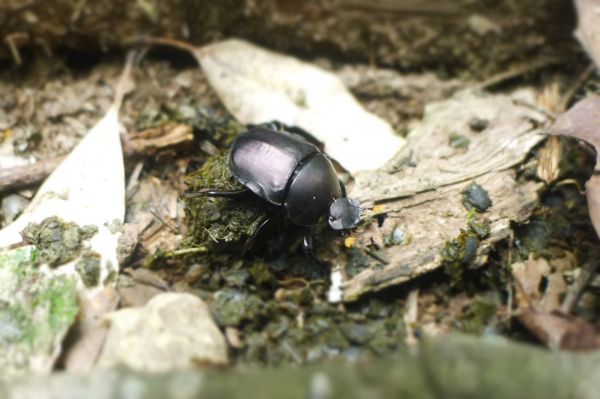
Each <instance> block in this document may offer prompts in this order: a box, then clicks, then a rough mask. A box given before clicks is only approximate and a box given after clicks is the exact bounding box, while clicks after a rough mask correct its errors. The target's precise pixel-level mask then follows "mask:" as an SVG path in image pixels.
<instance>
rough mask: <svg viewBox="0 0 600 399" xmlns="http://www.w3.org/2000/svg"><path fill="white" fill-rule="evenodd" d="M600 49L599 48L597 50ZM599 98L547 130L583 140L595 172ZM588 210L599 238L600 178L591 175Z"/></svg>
mask: <svg viewBox="0 0 600 399" xmlns="http://www.w3.org/2000/svg"><path fill="white" fill-rule="evenodd" d="M599 49H600V48H599ZM599 126H600V96H589V97H587V98H585V99H583V100H581V101H579V102H578V103H577V104H575V105H574V106H573V107H571V108H570V109H569V110H568V111H567V112H564V113H562V114H561V115H560V116H559V117H558V118H556V121H555V122H554V124H553V125H552V126H551V127H550V129H549V130H548V133H549V134H556V135H559V134H560V135H565V136H571V137H574V138H576V139H580V140H584V141H586V142H587V143H589V144H591V145H593V146H594V148H595V149H596V166H595V170H596V171H597V170H599V169H600V128H599ZM585 188H586V197H587V202H588V210H589V213H590V218H591V219H592V224H593V225H594V229H596V234H597V235H598V236H599V237H600V178H598V176H596V175H593V176H592V177H591V178H590V180H588V181H587V182H586V184H585Z"/></svg>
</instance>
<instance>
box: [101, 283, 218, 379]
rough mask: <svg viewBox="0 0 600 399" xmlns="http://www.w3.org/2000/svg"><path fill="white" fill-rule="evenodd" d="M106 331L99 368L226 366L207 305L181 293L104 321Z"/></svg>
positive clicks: (156, 369)
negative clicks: (122, 366)
mask: <svg viewBox="0 0 600 399" xmlns="http://www.w3.org/2000/svg"><path fill="white" fill-rule="evenodd" d="M106 319H107V320H108V322H109V323H110V330H109V332H108V335H107V337H106V342H105V345H104V348H103V350H102V353H101V355H100V359H99V360H98V366H100V367H110V366H112V365H114V364H118V363H123V364H125V365H127V366H129V367H132V368H134V369H136V370H140V371H148V372H165V371H170V370H183V369H190V368H193V367H198V366H202V365H225V364H227V346H226V343H225V338H224V337H223V334H221V331H220V330H219V328H218V327H217V325H216V324H215V322H214V321H213V320H212V318H211V315H210V311H209V309H208V306H207V305H206V303H204V302H203V301H202V300H201V299H199V298H198V297H196V296H194V295H191V294H185V293H164V294H160V295H157V296H156V297H154V298H153V299H152V300H151V301H150V302H148V304H146V306H144V307H138V308H126V309H121V310H119V311H117V312H114V313H111V314H109V315H107V316H106Z"/></svg>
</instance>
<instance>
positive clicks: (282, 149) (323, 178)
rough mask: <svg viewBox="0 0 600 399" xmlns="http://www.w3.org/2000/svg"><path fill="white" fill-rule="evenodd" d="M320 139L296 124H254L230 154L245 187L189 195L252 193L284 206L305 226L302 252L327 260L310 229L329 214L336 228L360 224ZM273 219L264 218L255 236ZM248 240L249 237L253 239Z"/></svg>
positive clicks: (231, 164) (357, 210) (232, 169)
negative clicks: (317, 250) (316, 248)
mask: <svg viewBox="0 0 600 399" xmlns="http://www.w3.org/2000/svg"><path fill="white" fill-rule="evenodd" d="M318 145H319V142H318V141H317V140H316V139H315V138H314V137H313V136H312V135H311V134H310V133H308V132H306V131H304V130H302V129H300V128H297V127H291V128H290V127H285V126H284V125H283V124H281V123H279V122H272V123H269V124H264V125H255V126H250V128H249V129H248V130H247V131H246V132H244V133H242V134H240V135H239V136H237V137H236V138H235V139H234V141H233V143H232V145H231V148H230V152H229V161H228V162H229V170H230V172H231V174H232V175H233V177H234V178H235V179H236V180H237V181H238V182H239V183H240V184H241V185H243V186H244V188H243V189H241V190H230V191H219V190H212V189H208V190H203V191H200V192H197V193H191V194H190V195H188V197H198V196H208V197H230V198H234V197H240V196H242V195H244V194H246V193H248V192H252V193H254V194H255V195H257V196H259V197H260V198H262V199H263V200H265V201H267V202H269V203H271V204H273V205H275V206H277V207H280V208H284V209H285V210H286V211H287V215H288V217H289V218H290V219H291V221H292V222H293V223H294V224H296V225H298V226H301V227H303V228H305V233H304V240H303V245H302V247H303V249H304V252H305V253H306V254H307V255H308V256H309V257H310V258H312V259H313V260H315V261H316V262H317V263H319V264H323V262H321V261H320V260H319V259H318V258H317V257H316V255H315V254H314V250H313V240H312V230H313V226H315V225H316V224H317V223H318V222H319V220H320V219H321V217H323V216H325V215H327V217H328V222H329V226H330V227H331V228H332V229H334V230H348V229H352V228H354V227H356V225H358V223H359V222H360V207H359V203H358V201H356V200H355V199H352V198H348V197H347V195H346V188H345V186H344V184H343V183H342V181H341V180H339V178H338V176H337V173H336V171H335V168H334V167H333V164H332V162H331V160H330V159H329V157H327V155H326V154H325V153H323V152H321V150H320V149H319V147H318ZM268 222H269V219H266V220H265V221H264V222H263V223H262V224H261V225H260V226H259V227H258V228H257V229H256V231H255V232H254V234H252V237H251V238H250V240H252V239H253V238H254V237H256V235H257V233H258V231H259V230H260V229H261V228H262V227H263V226H265V225H266V224H267V223H268ZM250 240H249V241H250Z"/></svg>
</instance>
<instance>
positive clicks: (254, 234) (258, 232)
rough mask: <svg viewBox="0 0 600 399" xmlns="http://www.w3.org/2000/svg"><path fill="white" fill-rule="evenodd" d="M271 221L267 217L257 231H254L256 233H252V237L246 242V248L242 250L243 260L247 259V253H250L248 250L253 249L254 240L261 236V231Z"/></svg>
mask: <svg viewBox="0 0 600 399" xmlns="http://www.w3.org/2000/svg"><path fill="white" fill-rule="evenodd" d="M270 221H271V218H269V217H265V218H264V219H263V220H262V221H261V223H260V225H259V226H258V227H257V228H256V230H254V232H253V233H252V235H251V236H250V237H249V238H248V239H247V240H246V242H245V243H244V247H243V248H242V258H244V257H246V252H248V250H249V249H250V247H252V244H253V243H254V240H255V239H256V237H258V235H259V234H260V231H261V230H262V229H263V228H264V227H265V226H266V225H267V224H269V222H270Z"/></svg>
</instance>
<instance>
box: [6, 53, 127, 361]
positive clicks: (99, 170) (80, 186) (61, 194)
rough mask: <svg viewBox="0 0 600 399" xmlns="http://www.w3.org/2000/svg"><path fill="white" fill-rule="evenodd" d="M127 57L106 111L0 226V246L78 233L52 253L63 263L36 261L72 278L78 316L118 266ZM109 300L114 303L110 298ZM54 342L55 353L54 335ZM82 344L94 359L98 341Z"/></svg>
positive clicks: (89, 310)
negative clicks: (60, 253)
mask: <svg viewBox="0 0 600 399" xmlns="http://www.w3.org/2000/svg"><path fill="white" fill-rule="evenodd" d="M132 60H133V57H132V56H130V57H129V60H128V63H127V65H126V67H125V70H124V72H123V74H122V76H121V80H120V82H119V85H118V87H117V90H116V95H115V99H114V102H113V104H112V106H111V107H110V109H109V111H108V112H107V113H106V115H105V116H104V117H103V118H102V119H101V120H100V121H99V122H98V123H97V124H96V125H95V126H94V127H93V128H92V129H91V130H90V131H89V132H88V133H87V135H86V136H85V137H84V138H83V139H82V140H81V142H80V143H79V144H78V145H77V147H76V148H75V149H74V150H73V151H72V152H71V153H70V154H69V155H68V156H67V157H66V159H65V160H64V161H63V162H62V163H61V164H60V165H59V166H58V167H57V168H56V170H55V171H54V172H53V173H52V174H51V175H50V177H48V179H47V180H46V181H45V182H44V184H43V185H42V186H41V187H40V189H39V190H38V192H37V193H36V195H35V197H34V198H33V200H32V201H31V203H30V204H29V206H28V207H27V208H26V209H25V210H24V211H23V213H22V214H21V216H20V217H19V218H18V219H16V220H15V221H14V222H13V223H11V224H10V225H8V226H7V227H6V228H4V229H3V230H1V231H0V248H2V247H8V246H11V245H15V244H17V245H18V244H22V240H23V235H24V236H25V237H26V238H27V240H28V241H29V242H33V243H38V244H39V243H41V242H50V243H52V238H53V237H54V235H55V234H61V236H60V237H61V239H60V240H59V241H58V242H57V243H58V244H60V243H64V244H65V245H66V243H67V242H71V240H67V239H66V238H67V236H68V237H69V238H73V236H74V235H75V236H77V237H80V236H81V238H78V239H77V240H73V244H72V245H71V244H70V248H69V249H70V250H71V249H72V250H73V252H72V253H69V254H67V256H64V257H56V256H55V257H53V259H57V260H60V262H58V263H63V262H65V261H67V260H69V261H68V262H67V263H65V264H63V265H60V264H57V265H52V266H53V267H52V268H49V267H47V266H48V265H47V264H44V262H45V261H46V260H45V259H43V258H40V259H39V260H38V262H41V263H43V264H42V267H41V268H40V270H42V271H44V273H45V277H44V278H47V279H49V280H52V279H55V278H57V276H64V277H66V278H69V279H71V280H72V281H73V282H74V284H75V283H76V284H77V292H78V295H79V297H80V300H81V301H80V304H81V306H82V309H81V315H82V317H83V318H84V319H85V317H86V315H89V314H95V313H97V308H98V307H97V306H96V302H95V299H96V298H97V296H98V298H99V296H102V292H103V291H104V289H105V287H107V286H108V287H111V286H112V287H114V281H115V279H114V276H115V274H116V273H117V272H118V267H119V263H118V261H117V239H118V236H119V232H120V229H121V225H122V223H123V218H124V214H125V181H124V166H123V154H122V149H121V141H120V131H121V124H120V122H119V117H118V114H119V109H120V106H121V102H122V100H123V96H124V94H125V91H126V88H127V85H128V84H129V83H130V81H129V79H130V72H131V64H132ZM67 230H68V232H67ZM88 236H91V238H89V243H88V244H85V247H86V248H79V247H78V246H80V244H81V242H82V239H83V238H85V237H88ZM44 237H45V238H47V239H44ZM15 278H17V279H18V278H19V277H18V275H17V276H15ZM34 283H35V282H34V281H30V284H34ZM112 289H114V288H112ZM100 299H101V298H100ZM100 299H99V300H100ZM101 302H102V303H105V301H101ZM111 303H112V304H113V305H112V308H114V306H116V301H112V302H111ZM106 310H111V309H106V308H104V311H106ZM92 322H94V321H92ZM96 323H97V320H96ZM92 330H93V329H92ZM100 344H101V342H100ZM55 345H56V348H57V349H56V350H55V351H54V352H55V355H57V354H58V348H60V341H56V342H55ZM85 350H86V351H88V353H89V356H91V358H92V359H95V358H96V357H97V352H98V350H99V347H96V348H95V351H96V353H91V352H93V351H91V352H90V350H89V347H88V348H86V349H85ZM46 364H47V367H46V368H45V369H44V370H38V371H45V372H48V371H50V369H51V367H52V364H53V363H52V362H46Z"/></svg>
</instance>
